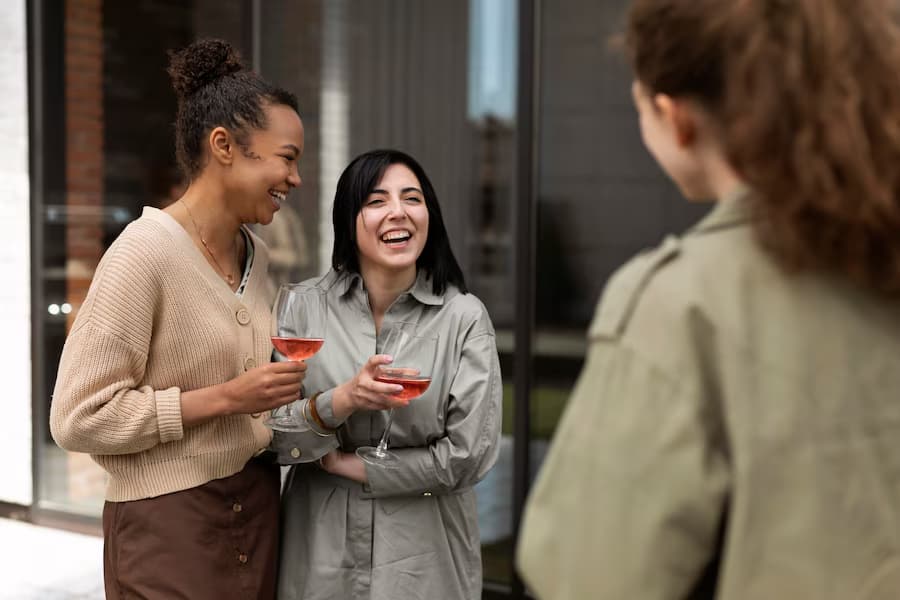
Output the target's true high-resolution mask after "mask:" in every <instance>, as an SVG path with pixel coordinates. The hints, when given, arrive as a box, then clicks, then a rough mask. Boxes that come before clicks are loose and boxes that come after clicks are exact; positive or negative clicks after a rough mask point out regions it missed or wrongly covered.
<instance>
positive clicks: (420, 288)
mask: <svg viewBox="0 0 900 600" xmlns="http://www.w3.org/2000/svg"><path fill="white" fill-rule="evenodd" d="M337 277H338V279H337V282H336V283H335V289H336V291H337V293H338V296H345V295H347V294H348V293H349V292H351V291H352V290H354V289H359V290H361V291H364V290H365V287H364V285H363V278H362V275H360V274H359V273H349V272H346V271H345V272H342V273H338V274H337ZM405 293H406V294H410V295H411V296H412V297H413V298H415V299H416V300H418V301H419V302H420V303H422V304H427V305H429V306H440V305H442V304H443V303H444V296H443V295H438V294H435V293H434V291H433V289H432V282H431V278H430V277H428V276H427V275H426V274H425V271H423V270H421V269H420V270H419V272H418V273H417V274H416V280H415V282H414V283H413V284H412V287H410V288H409V290H407V291H406V292H405ZM402 296H403V294H401V297H402Z"/></svg>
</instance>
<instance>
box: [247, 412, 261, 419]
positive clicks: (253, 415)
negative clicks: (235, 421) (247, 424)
mask: <svg viewBox="0 0 900 600" xmlns="http://www.w3.org/2000/svg"><path fill="white" fill-rule="evenodd" d="M250 416H251V417H252V418H254V419H258V418H260V417H261V416H262V413H250Z"/></svg>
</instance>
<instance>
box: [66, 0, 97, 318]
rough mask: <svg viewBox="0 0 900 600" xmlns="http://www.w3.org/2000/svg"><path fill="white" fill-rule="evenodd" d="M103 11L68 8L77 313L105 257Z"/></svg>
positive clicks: (70, 289) (71, 277)
mask: <svg viewBox="0 0 900 600" xmlns="http://www.w3.org/2000/svg"><path fill="white" fill-rule="evenodd" d="M102 9H103V2H102V0H67V2H66V8H65V11H66V14H65V80H66V83H65V117H66V159H65V160H66V207H67V209H68V215H69V218H68V222H67V225H66V254H67V261H66V271H67V275H68V278H67V294H66V296H67V299H68V302H69V303H70V304H71V305H72V306H73V307H74V308H75V309H76V310H77V308H78V307H79V306H80V305H81V303H82V301H83V300H84V297H85V295H86V294H87V290H88V287H89V286H90V283H91V277H92V276H93V273H94V269H95V268H96V266H97V263H98V262H99V260H100V256H101V255H102V254H103V223H102V214H103V212H102V210H103V24H102ZM74 314H75V310H73V312H72V315H73V316H74Z"/></svg>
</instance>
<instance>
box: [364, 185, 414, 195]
mask: <svg viewBox="0 0 900 600" xmlns="http://www.w3.org/2000/svg"><path fill="white" fill-rule="evenodd" d="M407 192H419V193H420V194H422V195H423V196H424V195H425V192H423V191H422V190H420V189H419V188H417V187H405V188H403V189H402V190H400V193H401V194H405V193H407ZM369 193H370V194H387V193H388V191H387V190H383V189H381V188H375V189H374V190H372V191H371V192H369Z"/></svg>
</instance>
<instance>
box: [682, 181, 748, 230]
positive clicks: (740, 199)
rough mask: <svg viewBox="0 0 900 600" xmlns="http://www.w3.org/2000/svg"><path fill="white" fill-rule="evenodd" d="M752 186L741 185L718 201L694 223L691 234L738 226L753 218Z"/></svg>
mask: <svg viewBox="0 0 900 600" xmlns="http://www.w3.org/2000/svg"><path fill="white" fill-rule="evenodd" d="M750 193H751V191H750V188H749V187H747V186H745V185H740V186H738V187H737V188H735V189H734V190H732V191H731V192H730V193H728V194H727V195H725V196H723V197H722V198H720V199H719V200H718V202H716V206H715V207H714V208H713V209H712V210H711V211H710V212H709V214H708V215H706V217H704V218H703V219H702V220H701V221H700V222H699V223H697V224H696V225H694V226H693V227H692V228H691V229H690V230H689V231H688V233H689V234H692V235H695V234H702V233H708V232H710V231H717V230H719V229H727V228H730V227H738V226H740V225H744V224H746V223H749V222H750V221H751V220H752V215H751V212H750V201H749V197H750Z"/></svg>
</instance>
